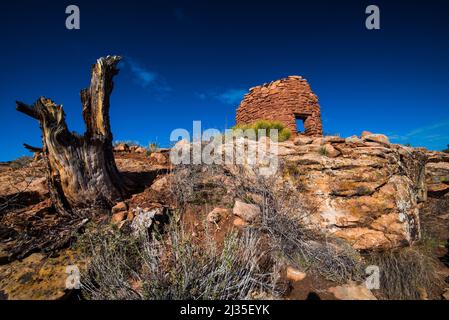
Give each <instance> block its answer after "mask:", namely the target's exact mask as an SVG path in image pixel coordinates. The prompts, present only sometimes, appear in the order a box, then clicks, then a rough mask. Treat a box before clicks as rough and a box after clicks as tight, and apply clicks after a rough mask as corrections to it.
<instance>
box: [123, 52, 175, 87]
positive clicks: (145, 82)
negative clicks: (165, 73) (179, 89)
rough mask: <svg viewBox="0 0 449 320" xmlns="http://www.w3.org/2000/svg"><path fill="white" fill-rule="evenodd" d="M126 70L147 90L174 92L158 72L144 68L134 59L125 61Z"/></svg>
mask: <svg viewBox="0 0 449 320" xmlns="http://www.w3.org/2000/svg"><path fill="white" fill-rule="evenodd" d="M124 66H125V68H128V69H129V71H130V72H131V74H132V76H133V78H134V81H135V82H136V84H138V85H139V86H141V87H142V88H145V89H151V90H154V91H157V92H159V93H165V92H170V91H172V89H171V87H170V86H169V85H168V84H167V83H166V81H165V80H164V79H163V78H162V77H161V76H159V75H158V74H157V73H156V72H154V71H152V70H150V69H148V68H146V67H144V66H143V65H142V64H140V63H139V62H137V61H136V60H134V59H133V58H129V57H126V59H125V60H124Z"/></svg>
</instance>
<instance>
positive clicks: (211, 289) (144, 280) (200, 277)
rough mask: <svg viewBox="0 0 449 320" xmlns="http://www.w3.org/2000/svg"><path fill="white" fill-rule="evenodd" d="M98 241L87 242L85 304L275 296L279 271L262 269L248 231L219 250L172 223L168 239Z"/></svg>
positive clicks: (254, 239) (257, 247)
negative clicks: (93, 300) (87, 261)
mask: <svg viewBox="0 0 449 320" xmlns="http://www.w3.org/2000/svg"><path fill="white" fill-rule="evenodd" d="M100 238H101V240H99V241H98V240H96V239H93V241H90V243H91V246H90V250H88V254H89V255H90V256H91V257H92V259H91V263H90V267H89V270H88V272H87V273H86V274H85V275H84V276H83V278H82V283H83V287H82V288H83V292H84V295H85V296H86V297H87V298H89V299H150V300H159V299H183V300H184V299H195V300H196V299H205V300H208V299H226V300H227V299H231V300H232V299H250V298H251V297H252V295H253V294H255V293H258V292H261V291H262V292H269V293H270V294H272V295H277V294H278V292H277V291H276V290H277V289H276V288H277V284H276V281H277V279H278V278H279V276H278V274H277V273H278V270H277V269H275V268H271V267H267V268H265V269H264V268H263V264H262V263H261V261H262V260H263V259H264V257H265V255H266V252H264V251H263V250H261V248H260V245H259V237H258V235H257V233H255V232H254V231H251V230H248V231H246V232H244V233H243V234H242V236H241V237H239V236H237V234H235V233H231V234H229V235H228V236H227V238H226V239H225V241H224V244H223V247H222V248H218V247H217V245H216V243H215V242H214V241H213V240H212V239H210V238H207V240H206V241H205V242H202V243H198V242H196V241H194V239H192V238H191V237H190V236H189V235H188V234H187V233H186V232H185V231H184V230H183V229H182V227H180V226H179V225H178V224H176V222H172V223H170V224H169V227H168V230H167V233H166V235H159V236H156V235H153V236H152V237H151V238H150V237H147V236H144V237H140V238H129V237H128V238H125V237H124V236H123V235H117V234H116V233H110V234H109V235H108V236H105V235H102V236H101V237H100ZM133 284H134V285H133Z"/></svg>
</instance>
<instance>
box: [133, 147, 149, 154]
mask: <svg viewBox="0 0 449 320" xmlns="http://www.w3.org/2000/svg"><path fill="white" fill-rule="evenodd" d="M134 152H135V153H141V154H144V153H147V149H146V148H144V147H138V148H137V149H136V150H135V151H134Z"/></svg>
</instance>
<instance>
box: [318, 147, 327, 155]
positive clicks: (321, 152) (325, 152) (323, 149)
mask: <svg viewBox="0 0 449 320" xmlns="http://www.w3.org/2000/svg"><path fill="white" fill-rule="evenodd" d="M318 153H319V154H320V155H321V156H327V149H326V147H325V146H322V147H320V148H319V149H318Z"/></svg>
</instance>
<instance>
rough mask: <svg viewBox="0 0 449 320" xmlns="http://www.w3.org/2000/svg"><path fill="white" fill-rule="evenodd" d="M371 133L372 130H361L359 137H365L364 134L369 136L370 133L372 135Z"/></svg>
mask: <svg viewBox="0 0 449 320" xmlns="http://www.w3.org/2000/svg"><path fill="white" fill-rule="evenodd" d="M372 134H373V133H372V132H369V131H363V132H362V134H361V135H360V137H361V138H362V139H363V138H365V137H366V136H370V135H372Z"/></svg>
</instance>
